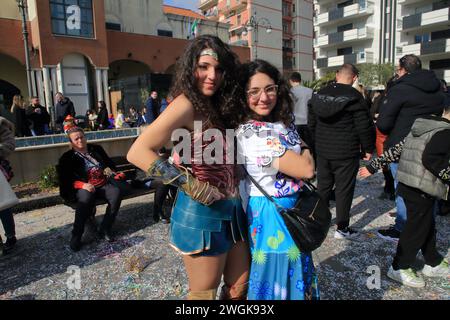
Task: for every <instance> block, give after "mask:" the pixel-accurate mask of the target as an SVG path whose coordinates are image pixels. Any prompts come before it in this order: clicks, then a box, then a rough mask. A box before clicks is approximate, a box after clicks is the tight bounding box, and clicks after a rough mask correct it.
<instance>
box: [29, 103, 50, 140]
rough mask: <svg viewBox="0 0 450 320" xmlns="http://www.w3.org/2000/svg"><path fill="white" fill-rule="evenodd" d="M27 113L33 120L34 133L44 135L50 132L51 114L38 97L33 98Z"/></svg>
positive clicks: (32, 128)
mask: <svg viewBox="0 0 450 320" xmlns="http://www.w3.org/2000/svg"><path fill="white" fill-rule="evenodd" d="M25 114H26V118H27V119H28V120H29V121H30V122H31V130H32V132H33V134H34V135H36V136H42V135H44V134H46V133H47V132H48V130H49V123H50V114H49V113H48V111H47V109H46V108H45V107H43V106H41V104H40V101H39V98H38V97H32V98H31V105H30V106H28V108H27V110H26V112H25Z"/></svg>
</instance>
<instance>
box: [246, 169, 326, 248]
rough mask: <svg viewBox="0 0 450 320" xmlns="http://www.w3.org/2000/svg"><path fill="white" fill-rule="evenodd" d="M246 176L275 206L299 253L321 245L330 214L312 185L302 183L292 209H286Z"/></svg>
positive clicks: (251, 178) (250, 177)
mask: <svg viewBox="0 0 450 320" xmlns="http://www.w3.org/2000/svg"><path fill="white" fill-rule="evenodd" d="M244 169H245V168H244ZM247 176H248V177H249V179H250V180H251V181H252V182H253V183H254V184H255V186H256V187H257V188H258V190H259V191H261V193H262V194H263V195H264V196H265V197H266V198H267V199H268V200H269V201H270V202H272V203H273V204H274V205H275V206H276V208H277V209H278V212H279V214H280V215H281V217H282V218H283V221H284V223H285V224H286V227H287V229H288V231H289V233H290V235H291V237H292V239H293V240H294V243H295V245H296V246H297V248H298V249H299V250H300V251H301V252H311V251H314V250H315V249H317V248H319V247H320V246H321V245H322V243H323V241H324V240H325V238H326V237H327V234H328V229H329V228H330V225H331V212H330V209H329V208H328V206H327V204H326V203H325V201H323V200H322V198H321V197H320V196H319V194H318V193H317V189H316V187H315V186H314V185H313V184H311V183H309V182H306V181H303V183H304V185H303V188H302V191H300V192H299V197H298V199H297V202H296V203H295V205H294V207H292V208H290V209H286V208H283V207H282V206H280V205H279V204H277V203H276V202H275V200H274V199H273V197H272V196H270V195H269V194H268V193H267V192H266V191H265V190H264V189H263V188H262V187H261V186H260V185H259V184H258V183H257V182H256V181H255V179H253V177H252V176H251V175H249V174H248V172H247Z"/></svg>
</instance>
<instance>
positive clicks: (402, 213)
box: [389, 163, 406, 232]
mask: <svg viewBox="0 0 450 320" xmlns="http://www.w3.org/2000/svg"><path fill="white" fill-rule="evenodd" d="M389 167H390V168H391V172H392V176H393V177H394V186H395V191H397V188H398V180H397V170H398V163H391V164H390V165H389ZM395 205H396V206H397V217H396V218H395V225H394V228H395V230H397V231H399V232H402V231H403V227H404V226H405V223H406V206H405V201H404V200H403V198H402V197H401V196H399V195H398V193H397V192H396V195H395Z"/></svg>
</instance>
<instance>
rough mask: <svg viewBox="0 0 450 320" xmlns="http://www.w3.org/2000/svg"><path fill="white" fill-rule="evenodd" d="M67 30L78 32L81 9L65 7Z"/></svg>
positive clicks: (74, 6)
mask: <svg viewBox="0 0 450 320" xmlns="http://www.w3.org/2000/svg"><path fill="white" fill-rule="evenodd" d="M66 13H67V21H66V25H67V29H68V30H80V29H81V9H80V7H79V6H77V5H72V6H70V7H67V11H66Z"/></svg>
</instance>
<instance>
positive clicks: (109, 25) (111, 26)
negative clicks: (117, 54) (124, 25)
mask: <svg viewBox="0 0 450 320" xmlns="http://www.w3.org/2000/svg"><path fill="white" fill-rule="evenodd" d="M106 29H108V30H115V31H120V30H121V28H120V23H114V22H107V23H106Z"/></svg>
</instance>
